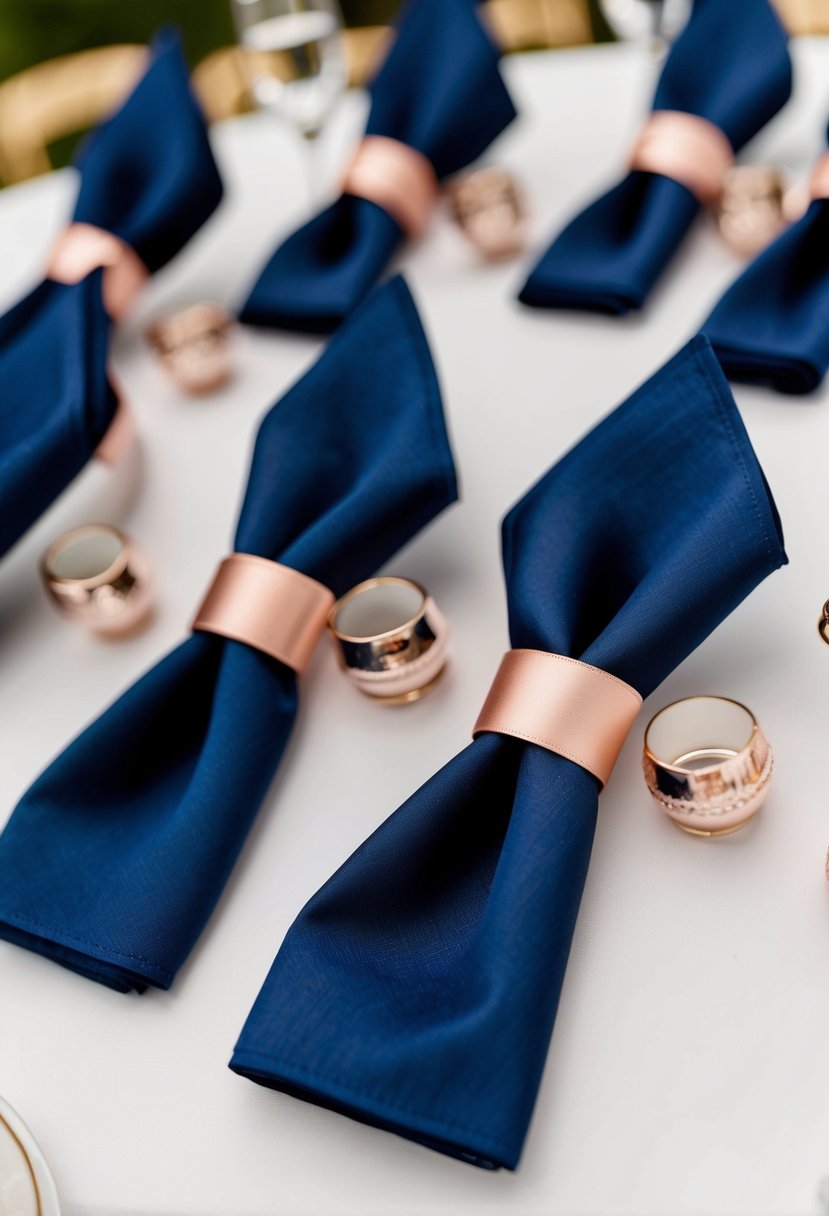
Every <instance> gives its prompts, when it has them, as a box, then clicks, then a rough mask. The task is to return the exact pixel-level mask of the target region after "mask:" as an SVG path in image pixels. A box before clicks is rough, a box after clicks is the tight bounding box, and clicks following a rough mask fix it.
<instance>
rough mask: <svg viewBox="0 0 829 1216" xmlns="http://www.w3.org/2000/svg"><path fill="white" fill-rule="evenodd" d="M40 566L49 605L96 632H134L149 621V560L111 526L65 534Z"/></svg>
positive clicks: (150, 600)
mask: <svg viewBox="0 0 829 1216" xmlns="http://www.w3.org/2000/svg"><path fill="white" fill-rule="evenodd" d="M40 569H41V575H42V577H43V583H44V586H45V588H46V592H47V594H48V596H49V598H50V599H51V601H52V603H53V604H55V606H56V607H57V608H58V610H59V611H60V612H62V613H63V615H64V616H65V617H68V618H69V619H70V620H72V621H77V622H78V623H79V624H81V625H84V626H86V628H87V629H90V630H92V632H94V633H102V634H108V635H110V636H112V635H116V634H123V633H132V632H134V631H136V630H137V629H138V628H140V627H141V626H142V625H144V624H145V623H146V622H147V620H148V619H149V616H150V613H151V610H152V606H153V599H154V596H153V580H152V577H151V572H150V564H149V561H148V560H147V557H146V555H145V554H144V553H143V552H142V550H141V549H139V548H138V547H137V546H136V545H135V544H134V543H133V542H132V541H131V540H130V539H129V538H128V537H126V536H125V535H124V534H123V532H119V531H118V529H117V528H113V527H110V525H109V524H86V525H85V526H84V527H81V528H73V529H72V531H71V532H65V533H64V534H63V536H59V537H58V539H57V540H56V541H55V542H54V543H53V544H52V545H50V546H49V548H48V550H47V551H46V553H45V555H44V557H43V560H42V562H41V568H40Z"/></svg>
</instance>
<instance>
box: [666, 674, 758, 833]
mask: <svg viewBox="0 0 829 1216" xmlns="http://www.w3.org/2000/svg"><path fill="white" fill-rule="evenodd" d="M773 767H774V756H773V753H772V749H771V746H770V744H769V743H768V741H767V739H766V737H765V735H764V734H763V732H762V730H761V729H760V726H759V724H758V722H757V719H756V718H755V717H754V714H753V713H752V712H751V710H749V709H747V708H746V706H745V705H741V704H740V702H739V701H732V700H730V699H729V698H728V697H687V698H685V699H684V700H682V701H675V702H674V703H673V704H672V705H667V706H666V707H665V708H664V709H661V710H660V711H659V713H658V714H656V715H655V716H654V717H653V718H652V719H651V721H650V723H649V724H648V727H647V730H646V731H645V745H644V754H643V768H644V772H645V782H646V784H647V786H648V789H649V791H650V793H651V796H652V797H653V799H654V801H655V802H656V804H657V806H659V808H660V809H661V810H663V811H664V812H665V814H666V815H668V816H669V818H671V819H672V820H673V821H674V823H675V824H677V826H678V827H681V828H683V829H684V831H686V832H690V833H691V834H692V835H694V836H724V835H726V834H728V833H729V832H736V831H737V830H738V829H739V828H741V827H743V826H744V825H745V824H746V823H747V822H748V820H749V819H751V817H752V815H754V814H755V813H756V812H757V811H758V810H759V809H760V807H761V806H762V805H763V803H764V802H765V800H766V796H767V794H768V792H769V787H770V785H771V778H772V770H773Z"/></svg>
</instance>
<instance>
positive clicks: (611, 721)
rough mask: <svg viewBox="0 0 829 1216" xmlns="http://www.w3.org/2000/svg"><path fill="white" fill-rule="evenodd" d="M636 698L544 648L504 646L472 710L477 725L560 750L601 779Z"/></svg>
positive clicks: (594, 670) (637, 704)
mask: <svg viewBox="0 0 829 1216" xmlns="http://www.w3.org/2000/svg"><path fill="white" fill-rule="evenodd" d="M641 706H642V698H641V697H640V695H639V693H638V692H637V691H636V689H635V688H631V686H630V685H629V684H625V683H624V681H623V680H619V679H617V678H616V676H612V675H609V674H608V673H607V672H606V671H602V670H601V669H600V668H598V667H591V666H590V665H589V664H588V663H581V662H579V660H578V659H570V658H567V657H566V656H565V655H560V654H549V653H548V652H547V651H544V650H508V651H507V653H506V654H505V655H504V657H503V659H502V660H501V666H500V668H499V669H498V674H497V675H496V677H495V679H494V681H493V683H492V688H491V689H490V691H489V695H488V696H487V699H486V701H485V702H484V707H483V709H482V710H481V712H480V714H479V715H478V721H477V722H476V723H475V727H474V730H473V732H472V735H473V738H474V737H475V736H476V735H479V734H481V732H482V731H494V732H495V733H497V734H500V735H514V736H515V737H516V738H518V739H525V740H526V741H527V742H528V743H537V744H538V745H539V747H546V748H547V750H548V751H551V752H557V753H558V755H560V756H566V758H567V759H568V760H572V761H573V762H574V763H575V764H579V765H581V767H582V768H586V769H587V771H588V772H589V773H592V774H593V776H594V777H596V778H597V779H598V780H599V781H600V782H601V784H602V785H606V784H607V781H608V779H609V777H610V774H611V773H612V771H613V766H614V764H615V763H616V760H617V759H618V756H619V752H620V751H621V750H622V745H623V744H624V742H625V739H626V738H627V736H628V734H629V732H630V728H631V727H632V726H633V723H634V721H635V719H636V715H637V714H638V713H639V710H640V708H641Z"/></svg>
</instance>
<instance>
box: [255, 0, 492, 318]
mask: <svg viewBox="0 0 829 1216" xmlns="http://www.w3.org/2000/svg"><path fill="white" fill-rule="evenodd" d="M498 60H499V53H498V51H497V49H496V47H495V45H494V44H493V43H492V41H491V40H490V38H489V36H488V35H487V33H486V32H485V31H484V29H483V27H482V25H481V23H480V21H479V19H478V16H477V14H476V11H475V5H474V4H473V3H471V0H410V3H409V5H408V7H407V8H406V9H405V11H404V14H403V17H402V20H401V22H400V26H399V29H398V31H397V35H396V39H395V42H394V44H393V46H392V49H391V51H390V53H389V55H388V57H387V58H386V60H385V62H384V64H383V66H382V68H381V69H380V72H379V74H378V75H377V77H376V79H375V81H374V83H373V85H372V88H371V111H370V113H369V117H368V122H367V125H366V135H368V136H374V135H380V136H385V137H387V138H390V139H394V140H398V141H400V142H401V143H404V144H407V145H408V146H409V147H411V148H414V149H415V150H416V151H417V152H420V153H422V154H423V155H424V156H426V157H427V158H428V160H429V161H430V162H431V164H432V166H433V168H434V171H435V173H436V175H437V177H438V178H444V177H446V176H448V175H449V174H451V173H456V172H457V171H458V170H459V169H462V168H463V167H464V166H465V165H467V164H469V163H470V162H471V161H473V160H475V159H476V157H478V156H480V155H481V153H482V152H483V151H484V150H485V149H486V148H487V147H488V146H489V144H490V143H492V141H493V140H494V139H495V137H496V136H497V135H499V134H500V133H501V131H502V130H503V129H504V127H506V126H507V125H508V124H509V123H510V122H511V121H512V119H513V118H514V117H515V109H514V107H513V104H512V101H511V100H510V97H509V94H508V93H507V90H506V87H505V86H504V83H503V81H502V79H501V75H500V73H499V70H498ZM402 239H403V231H402V229H401V227H400V226H399V224H398V223H397V221H396V220H395V219H393V218H392V216H391V215H390V214H389V213H388V212H387V211H385V210H383V209H382V208H381V207H379V206H378V205H377V204H376V203H374V202H370V201H369V200H368V199H365V198H357V197H355V196H354V195H351V194H343V195H341V196H340V198H338V199H337V201H336V202H335V203H333V204H332V205H331V206H330V207H327V208H326V209H325V210H324V211H322V212H321V213H320V214H319V215H317V216H315V217H314V218H313V219H312V220H310V221H309V222H308V223H307V224H304V225H303V226H302V227H301V228H300V229H299V230H298V231H297V232H295V233H293V235H292V236H290V237H288V239H287V240H286V241H285V242H284V243H283V244H282V245H280V246H279V248H278V249H277V250H276V252H275V253H274V254H273V256H272V257H271V259H270V261H269V262H268V264H267V265H266V266H265V268H264V270H263V271H262V272H261V274H260V276H259V278H258V279H257V281H256V283H255V284H254V287H253V290H252V291H251V293H250V295H249V296H248V299H247V300H246V302H245V304H244V306H243V308H242V313H241V318H242V320H243V321H246V322H249V323H250V324H253V325H272V326H281V327H282V328H285V329H298V330H305V331H309V332H312V333H316V332H328V331H330V330H332V329H334V328H335V327H336V326H337V325H338V324H339V323H340V322H341V321H342V320H343V318H344V317H345V316H347V315H348V313H349V312H351V310H352V309H353V308H354V307H355V305H356V304H357V303H358V302H359V301H360V300H361V299H362V298H363V297H364V296H365V295H366V293H367V292H368V291H369V290H370V289H371V287H372V286H373V285H374V283H376V282H377V280H378V279H379V278H380V276H381V274H382V273H383V271H384V269H385V267H386V265H387V264H388V262H389V260H390V258H391V256H392V254H393V253H394V251H395V249H396V248H397V247H398V245H399V244H400V242H401V240H402Z"/></svg>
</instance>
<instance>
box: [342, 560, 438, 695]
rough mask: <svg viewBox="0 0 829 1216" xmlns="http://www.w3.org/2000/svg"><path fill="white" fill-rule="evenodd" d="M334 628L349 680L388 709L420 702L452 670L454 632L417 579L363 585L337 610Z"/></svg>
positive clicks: (377, 580) (348, 594) (381, 580)
mask: <svg viewBox="0 0 829 1216" xmlns="http://www.w3.org/2000/svg"><path fill="white" fill-rule="evenodd" d="M328 628H329V629H330V631H331V634H332V637H333V638H334V640H335V642H336V645H337V653H338V656H339V660H340V666H341V667H342V669H343V670H344V672H345V673H346V675H347V676H348V678H349V679H350V680H351V682H352V683H353V684H354V686H355V687H356V688H357V689H359V691H360V692H362V693H365V695H366V696H369V697H375V698H377V700H378V701H382V703H383V704H384V705H404V704H406V703H407V702H409V701H417V700H419V698H420V697H423V696H425V695H426V693H427V692H430V691H431V689H432V688H434V686H435V685H436V684H437V682H438V680H439V679H440V677H441V675H442V674H443V671H444V668H445V667H446V660H447V651H448V642H449V626H448V624H447V622H446V619H445V617H444V616H443V614H442V613H441V611H440V609H439V608H438V606H437V604H436V603H435V601H434V600H433V599H432V597H431V596H430V595H429V593H428V592H427V591H426V590H425V588H423V587H421V585H420V584H419V583H416V582H414V581H413V580H412V579H408V578H393V577H391V576H385V577H382V578H371V579H368V580H366V582H363V583H358V584H357V586H356V587H352V589H351V590H350V591H348V592H346V594H345V595H344V596H343V597H342V598H341V599H339V600H337V602H336V604H334V606H333V607H332V609H331V611H330V613H329V615H328Z"/></svg>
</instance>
